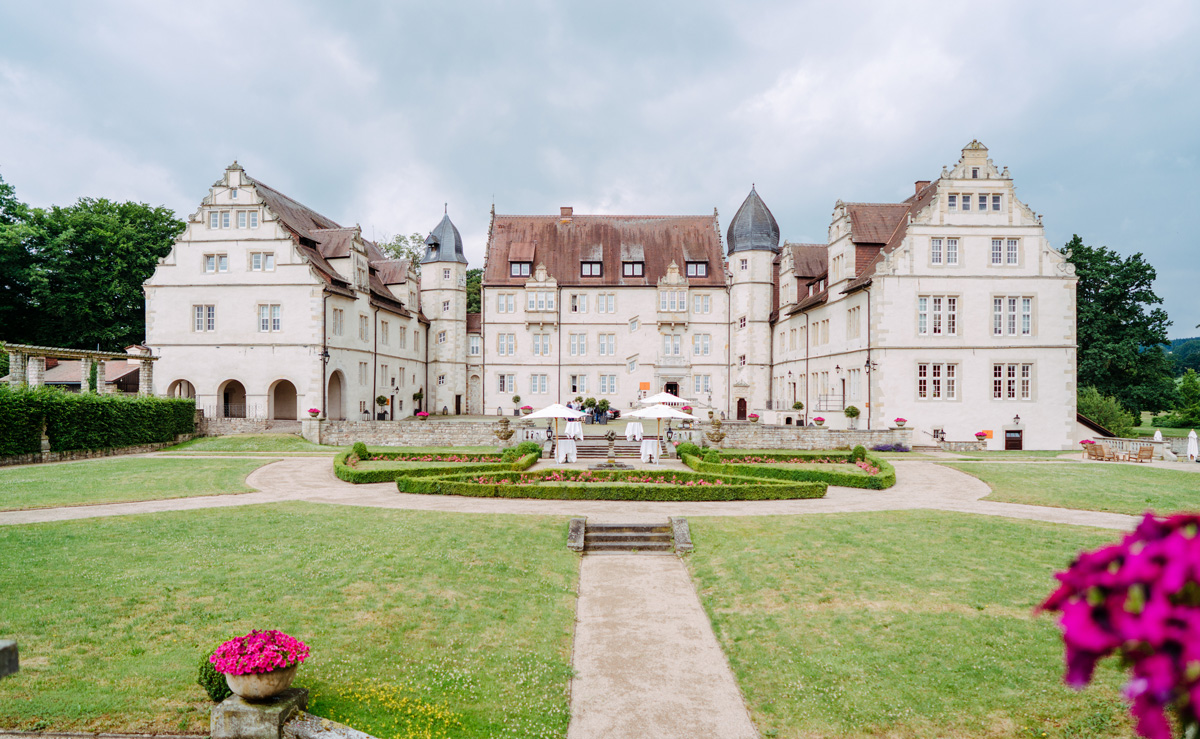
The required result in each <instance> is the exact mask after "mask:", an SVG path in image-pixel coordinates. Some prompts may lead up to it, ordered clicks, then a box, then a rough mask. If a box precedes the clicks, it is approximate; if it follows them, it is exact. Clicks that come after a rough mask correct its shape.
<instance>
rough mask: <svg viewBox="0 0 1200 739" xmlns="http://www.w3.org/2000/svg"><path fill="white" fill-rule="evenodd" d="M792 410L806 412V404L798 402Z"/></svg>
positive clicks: (793, 405) (793, 404)
mask: <svg viewBox="0 0 1200 739" xmlns="http://www.w3.org/2000/svg"><path fill="white" fill-rule="evenodd" d="M792 410H794V411H802V410H804V404H803V403H801V402H800V401H798V400H797V401H796V402H795V403H792Z"/></svg>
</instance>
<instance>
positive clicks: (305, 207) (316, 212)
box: [246, 175, 345, 228]
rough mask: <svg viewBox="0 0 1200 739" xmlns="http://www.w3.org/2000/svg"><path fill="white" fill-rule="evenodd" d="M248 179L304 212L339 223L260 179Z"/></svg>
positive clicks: (249, 177)
mask: <svg viewBox="0 0 1200 739" xmlns="http://www.w3.org/2000/svg"><path fill="white" fill-rule="evenodd" d="M246 179H248V180H250V181H251V182H253V183H254V184H255V185H257V186H258V187H262V188H266V189H267V190H270V191H271V192H273V193H275V194H276V195H278V196H279V197H281V198H283V199H284V200H287V201H289V202H291V203H293V204H295V205H296V207H298V208H303V209H304V210H307V211H308V212H310V213H313V214H315V215H317V216H320V217H321V218H324V219H325V220H327V221H329V222H330V223H337V221H335V220H334V219H332V218H330V217H329V216H327V215H325V214H324V213H320V212H318V211H316V210H315V209H313V208H310V207H308V206H307V205H305V204H304V203H301V202H300V201H299V200H296V199H295V198H293V197H292V196H291V195H287V194H285V193H283V192H282V191H280V190H277V189H275V188H274V187H271V186H270V185H268V184H267V183H265V182H263V181H262V180H260V179H257V178H255V177H251V176H250V175H246ZM338 228H345V226H338Z"/></svg>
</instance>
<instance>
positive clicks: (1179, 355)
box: [1171, 339, 1200, 375]
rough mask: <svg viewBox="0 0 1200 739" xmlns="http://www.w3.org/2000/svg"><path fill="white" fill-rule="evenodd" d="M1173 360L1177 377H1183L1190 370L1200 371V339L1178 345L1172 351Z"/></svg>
mask: <svg viewBox="0 0 1200 739" xmlns="http://www.w3.org/2000/svg"><path fill="white" fill-rule="evenodd" d="M1171 360H1172V361H1173V362H1174V363H1175V374H1177V375H1182V374H1183V373H1185V372H1186V371H1188V370H1189V369H1192V370H1197V371H1200V339H1191V340H1189V341H1185V342H1183V343H1182V344H1176V345H1175V348H1174V349H1172V350H1171Z"/></svg>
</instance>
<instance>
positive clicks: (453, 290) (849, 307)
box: [146, 141, 1078, 449]
mask: <svg viewBox="0 0 1200 739" xmlns="http://www.w3.org/2000/svg"><path fill="white" fill-rule="evenodd" d="M828 242H829V243H828V244H791V243H783V244H781V243H780V233H779V227H778V225H777V223H776V221H775V219H774V217H773V216H772V214H771V212H770V210H769V209H768V208H767V206H766V204H765V203H764V202H763V201H762V199H761V198H760V197H759V195H758V193H757V192H755V191H754V190H753V189H751V192H750V194H749V196H748V197H747V198H746V200H745V202H744V203H743V204H742V205H741V207H740V208H739V209H738V211H737V213H736V214H735V215H734V217H733V220H732V222H731V223H730V225H729V228H728V232H727V238H726V239H724V240H722V235H721V229H720V225H719V222H718V216H717V213H716V211H715V210H714V212H713V213H712V215H706V216H596V215H577V214H575V213H573V211H572V209H571V208H563V209H562V210H561V212H560V214H559V215H557V216H511V215H497V214H496V213H495V212H494V211H493V214H492V222H491V227H490V229H489V234H488V243H487V251H486V258H485V262H484V266H483V288H482V296H481V297H482V312H481V313H480V314H468V313H467V312H466V304H467V301H466V270H467V261H466V259H465V257H464V256H463V247H462V238H461V237H460V235H459V233H458V230H457V229H456V228H455V227H454V225H453V224H452V223H451V222H450V220H449V218H448V217H443V219H442V221H441V223H439V224H438V226H437V228H436V229H434V231H433V232H432V233H431V234H430V236H429V238H428V239H427V240H426V253H425V256H424V257H423V258H422V259H421V270H420V277H419V278H418V276H417V270H416V269H414V266H413V265H410V264H409V263H408V262H407V261H404V260H388V259H386V258H385V257H384V255H383V254H382V253H381V252H380V251H379V250H378V249H377V248H376V246H375V245H374V244H372V243H371V242H370V241H367V240H365V239H363V238H362V235H361V233H360V232H359V230H358V229H357V228H343V227H341V226H339V225H338V224H336V223H334V222H333V221H331V220H329V219H328V218H325V217H324V216H321V215H319V214H317V213H316V212H314V211H312V210H310V209H308V208H306V207H304V206H302V205H300V204H299V203H297V202H295V201H293V200H291V199H290V198H288V197H286V196H284V195H282V194H281V193H279V192H277V191H275V190H273V189H271V188H269V187H267V186H265V185H263V184H262V183H260V182H257V181H256V180H254V179H252V178H250V177H248V176H247V175H246V174H245V173H244V172H243V170H242V168H241V167H240V166H238V165H237V164H236V163H234V165H232V166H231V167H230V168H229V169H227V170H226V172H225V175H224V177H223V178H222V179H221V180H219V181H218V182H217V183H215V184H214V185H213V187H212V188H211V190H210V193H209V195H208V197H206V198H205V200H204V202H203V203H202V205H201V207H200V209H199V210H198V211H197V212H196V213H195V214H193V215H192V216H191V217H190V218H189V221H188V225H187V229H186V230H185V231H184V233H183V234H182V235H181V236H180V237H179V239H178V240H177V242H176V245H175V248H174V249H173V250H172V252H171V254H170V255H168V256H167V257H166V258H165V259H163V260H162V263H161V264H160V266H159V267H158V269H157V270H156V272H155V274H154V276H153V277H152V278H151V279H150V280H148V281H147V282H146V312H147V322H146V324H147V329H146V331H147V337H146V338H147V341H146V343H147V344H148V345H149V346H150V347H152V348H153V351H154V352H155V353H156V354H157V355H159V356H160V357H161V359H160V360H159V362H158V367H157V372H156V373H155V385H156V388H155V389H156V392H159V393H165V394H172V395H186V396H194V397H196V399H197V404H198V405H199V407H201V408H203V409H205V411H206V413H208V414H209V415H217V416H234V417H238V416H250V417H261V418H296V417H297V416H298V415H301V414H303V413H304V411H305V409H308V408H318V409H320V410H321V411H322V412H323V413H324V414H325V415H326V416H327V417H329V418H333V419H339V418H348V419H367V418H375V417H379V416H380V415H382V417H385V418H388V419H400V418H403V417H406V416H410V415H412V414H413V413H414V412H416V410H417V409H426V410H428V411H430V412H433V413H443V412H445V413H449V414H468V413H469V414H488V415H493V414H496V413H505V414H510V413H512V412H513V410H514V407H515V406H517V405H526V404H528V405H532V406H534V407H540V406H543V405H547V404H549V403H552V402H563V403H565V402H567V401H569V400H573V399H574V398H576V397H580V396H582V397H585V398H588V397H594V398H596V399H602V398H606V399H608V400H609V402H610V403H611V405H612V407H614V408H618V409H628V408H630V407H633V406H635V405H636V403H637V400H638V399H639V398H640V397H644V396H645V395H649V394H652V393H657V392H659V391H662V390H667V391H670V392H674V393H676V394H678V395H680V396H682V397H684V398H687V399H688V400H689V401H690V402H691V404H692V405H693V406H694V407H695V408H696V409H697V411H705V410H713V411H715V412H716V413H718V414H721V415H722V416H724V417H725V418H729V419H745V418H747V417H748V416H749V415H750V414H758V415H759V416H760V417H762V420H763V421H764V422H767V423H785V424H807V423H811V422H812V419H813V418H815V417H818V416H819V417H822V418H824V419H825V420H826V423H827V424H828V425H830V426H833V427H835V428H843V427H846V426H848V425H851V424H854V423H856V424H857V425H858V427H860V428H886V427H888V426H891V425H894V422H895V419H896V418H905V419H907V420H908V423H909V424H910V425H912V426H913V427H915V436H914V442H915V443H917V444H922V443H932V442H933V440H934V439H935V438H945V439H950V440H969V439H973V438H974V437H973V434H974V433H976V432H979V431H985V432H987V433H988V435H989V439H990V441H989V443H988V445H989V448H993V449H1002V448H1005V446H1006V444H1007V445H1008V446H1010V447H1024V448H1035V449H1059V448H1071V447H1072V445H1073V444H1074V441H1075V439H1076V438H1077V434H1078V432H1077V427H1076V413H1075V391H1076V388H1075V277H1074V270H1073V268H1072V267H1071V265H1069V264H1067V263H1066V261H1065V259H1064V257H1063V255H1062V254H1060V253H1059V252H1058V251H1056V250H1055V249H1054V248H1052V247H1051V246H1050V244H1049V243H1048V242H1047V241H1046V238H1045V234H1044V231H1043V228H1042V224H1041V219H1040V217H1039V216H1037V215H1035V214H1034V213H1033V212H1032V211H1031V210H1030V209H1029V208H1028V207H1027V206H1026V205H1025V204H1024V203H1022V202H1021V201H1019V200H1018V199H1017V197H1016V194H1015V191H1014V188H1013V182H1012V179H1011V178H1010V177H1009V174H1008V170H1007V169H1004V170H999V169H997V168H996V167H995V165H993V163H992V161H991V160H990V159H989V158H988V156H987V149H986V148H985V147H984V146H983V145H982V144H980V143H978V142H976V141H973V142H971V143H970V144H969V145H968V146H967V147H966V148H965V149H963V152H962V158H961V159H960V160H959V162H958V164H957V165H956V166H955V167H954V168H953V169H949V170H947V169H943V171H942V173H941V177H940V178H938V179H937V180H935V181H919V182H917V183H916V186H915V192H914V194H913V196H912V197H910V198H909V199H907V200H905V201H904V202H902V203H894V204H892V203H887V204H880V203H844V202H841V201H838V203H837V204H836V206H835V208H834V213H833V222H832V224H831V226H830V228H829V238H828ZM381 395H382V396H384V397H386V398H387V400H388V403H387V405H386V406H383V407H377V406H376V405H375V402H376V401H375V398H377V397H378V396H381ZM514 396H520V398H521V400H520V402H519V403H514V401H513V397H514ZM797 403H799V404H803V409H794V408H793V407H794V405H795V404H797ZM849 406H854V407H855V408H857V409H859V410H860V411H861V415H860V416H859V417H858V418H857V419H850V418H848V417H847V415H846V413H845V410H846V408H848V407H849Z"/></svg>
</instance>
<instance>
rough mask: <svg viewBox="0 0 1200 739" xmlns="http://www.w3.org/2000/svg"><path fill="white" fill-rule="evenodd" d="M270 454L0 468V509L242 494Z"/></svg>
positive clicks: (99, 461) (115, 460) (151, 458)
mask: <svg viewBox="0 0 1200 739" xmlns="http://www.w3.org/2000/svg"><path fill="white" fill-rule="evenodd" d="M272 461H274V460H271V459H157V458H153V457H149V458H147V457H123V458H117V459H99V460H95V461H87V462H66V463H61V464H37V465H28V466H25V467H6V468H0V510H2V511H11V510H20V509H26V508H48V507H53V506H69V505H92V504H97V503H125V502H128V501H133V500H160V499H163V498H186V497H191V496H195V495H218V494H223V493H245V492H249V491H250V490H251V488H250V486H248V485H246V475H249V474H250V473H251V472H253V471H254V470H256V469H258V468H259V467H262V466H263V465H264V464H268V463H269V462H272Z"/></svg>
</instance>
